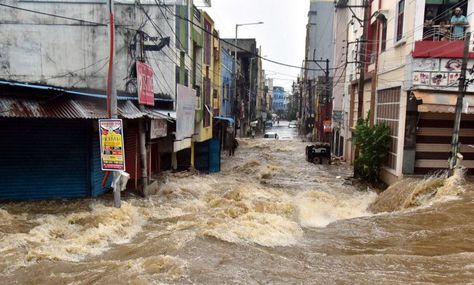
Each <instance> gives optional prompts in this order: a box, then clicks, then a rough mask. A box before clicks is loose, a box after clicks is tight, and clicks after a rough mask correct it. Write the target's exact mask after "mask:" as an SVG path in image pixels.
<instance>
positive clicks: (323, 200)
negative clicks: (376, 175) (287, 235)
mask: <svg viewBox="0 0 474 285" xmlns="http://www.w3.org/2000/svg"><path fill="white" fill-rule="evenodd" d="M376 196H377V195H376V194H375V193H374V192H367V193H362V194H360V195H356V196H351V197H348V196H345V195H342V194H338V195H335V194H330V193H326V192H322V191H306V192H303V193H299V194H298V195H296V197H295V204H296V206H297V209H298V220H299V224H300V225H301V226H303V227H325V226H327V225H329V224H330V223H332V222H335V221H338V220H342V219H350V218H356V217H362V216H368V215H370V213H369V212H367V207H368V206H369V204H370V203H371V202H372V201H374V200H375V198H376Z"/></svg>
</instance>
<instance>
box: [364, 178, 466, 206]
mask: <svg viewBox="0 0 474 285" xmlns="http://www.w3.org/2000/svg"><path fill="white" fill-rule="evenodd" d="M464 174H465V171H464V170H462V169H456V170H455V172H454V175H452V176H451V177H447V173H446V172H443V173H437V174H434V175H431V176H428V177H425V178H423V179H416V178H407V179H402V180H400V181H399V182H397V183H395V184H393V185H391V186H390V187H389V188H388V189H387V190H385V191H384V192H382V193H381V194H380V195H379V197H377V200H376V201H375V202H374V203H372V204H371V205H370V206H369V210H370V211H371V212H373V213H381V212H393V211H399V210H403V209H408V208H413V207H419V206H424V205H429V204H431V203H435V202H440V201H446V200H450V199H452V198H453V197H455V196H457V195H459V194H460V193H462V192H464V190H465V188H464V184H465V178H464Z"/></svg>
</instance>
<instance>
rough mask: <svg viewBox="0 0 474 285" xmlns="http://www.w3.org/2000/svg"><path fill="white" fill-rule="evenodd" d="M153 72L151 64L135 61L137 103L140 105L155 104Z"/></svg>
mask: <svg viewBox="0 0 474 285" xmlns="http://www.w3.org/2000/svg"><path fill="white" fill-rule="evenodd" d="M153 74H154V73H153V69H152V68H151V66H149V65H147V64H145V63H143V62H140V61H137V84H138V103H140V104H142V105H150V106H154V105H155V95H154V92H153Z"/></svg>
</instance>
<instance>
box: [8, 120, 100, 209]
mask: <svg viewBox="0 0 474 285" xmlns="http://www.w3.org/2000/svg"><path fill="white" fill-rule="evenodd" d="M89 127H90V122H89V121H86V120H82V121H80V120H54V119H0V134H1V136H2V138H1V139H0V176H1V177H0V200H34V199H51V198H72V197H85V196H90V194H91V177H90V172H89V167H88V165H89V163H90V160H89V147H88V146H89V143H90V128H89Z"/></svg>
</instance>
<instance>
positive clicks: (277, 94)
mask: <svg viewBox="0 0 474 285" xmlns="http://www.w3.org/2000/svg"><path fill="white" fill-rule="evenodd" d="M272 109H273V112H278V111H284V110H285V89H284V88H283V87H280V86H275V87H273V98H272Z"/></svg>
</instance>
